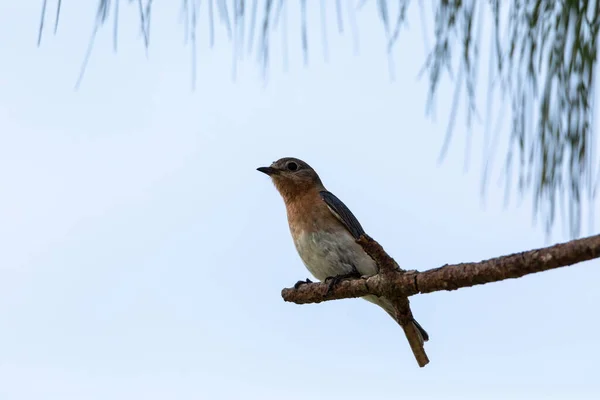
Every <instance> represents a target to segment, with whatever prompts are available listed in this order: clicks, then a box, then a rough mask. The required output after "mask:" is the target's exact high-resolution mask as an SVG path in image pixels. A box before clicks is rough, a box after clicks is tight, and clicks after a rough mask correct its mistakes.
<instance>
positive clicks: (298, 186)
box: [258, 157, 429, 343]
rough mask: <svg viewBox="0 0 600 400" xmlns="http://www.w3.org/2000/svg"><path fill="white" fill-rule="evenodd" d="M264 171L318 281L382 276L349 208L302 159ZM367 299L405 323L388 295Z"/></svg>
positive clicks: (287, 160)
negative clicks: (283, 206)
mask: <svg viewBox="0 0 600 400" xmlns="http://www.w3.org/2000/svg"><path fill="white" fill-rule="evenodd" d="M258 171H260V172H263V173H265V174H267V175H269V176H270V177H271V179H272V180H273V183H274V184H275V187H276V188H277V190H278V191H279V193H280V194H281V197H283V201H284V202H285V207H286V210H287V217H288V223H289V226H290V232H291V233H292V238H293V239H294V245H295V246H296V250H297V251H298V254H299V255H300V258H301V259H302V262H303V263H304V265H305V266H306V268H307V269H308V271H309V272H310V273H311V274H312V275H313V276H314V277H315V278H317V279H318V280H320V281H322V282H323V281H326V280H328V281H330V283H335V282H336V281H338V280H339V279H341V278H344V277H350V276H357V277H358V276H364V275H366V276H370V275H375V274H377V272H378V267H377V264H376V263H375V261H373V259H372V258H371V257H370V256H369V255H368V254H367V253H366V252H365V251H364V250H363V249H362V247H361V246H360V245H359V244H358V243H356V239H358V238H359V237H360V236H361V235H363V234H364V233H365V231H364V230H363V228H362V226H361V225H360V223H359V222H358V220H357V219H356V217H355V216H354V215H353V214H352V212H350V210H349V209H348V207H346V206H345V205H344V203H342V201H341V200H340V199H338V198H337V197H336V196H335V195H333V193H331V192H328V191H327V189H325V187H324V186H323V183H322V182H321V179H320V178H319V175H317V173H316V171H315V170H314V169H312V168H311V167H310V166H309V165H308V164H307V163H305V162H304V161H302V160H299V159H297V158H291V157H286V158H282V159H280V160H277V161H275V162H274V163H273V164H271V166H270V167H260V168H258ZM307 281H308V280H307ZM363 299H365V300H367V301H370V302H371V303H374V304H377V305H378V306H380V307H381V308H383V309H384V310H385V311H386V312H387V313H388V314H389V315H390V316H391V317H392V318H394V320H395V321H396V322H398V323H400V322H399V321H398V320H397V319H396V316H395V314H396V313H395V309H394V305H393V304H392V302H391V301H389V300H388V299H386V298H385V297H377V296H375V295H368V296H365V297H363ZM412 322H413V324H414V325H415V327H416V328H417V331H418V332H419V334H420V336H421V337H420V339H421V343H422V342H423V341H425V342H426V341H427V340H429V335H428V334H427V332H425V330H424V329H423V328H422V327H421V325H419V324H418V323H417V321H415V320H413V321H412Z"/></svg>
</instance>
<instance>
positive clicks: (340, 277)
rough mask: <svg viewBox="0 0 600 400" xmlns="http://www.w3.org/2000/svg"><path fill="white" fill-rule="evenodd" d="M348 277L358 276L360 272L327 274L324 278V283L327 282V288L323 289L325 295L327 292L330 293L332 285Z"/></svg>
mask: <svg viewBox="0 0 600 400" xmlns="http://www.w3.org/2000/svg"><path fill="white" fill-rule="evenodd" d="M349 278H360V274H359V273H358V272H350V273H349V274H342V275H336V276H328V277H327V278H325V281H324V283H326V284H327V290H325V296H327V295H328V294H329V293H331V290H332V289H333V287H334V286H335V285H337V284H338V283H340V282H341V281H343V280H344V279H349Z"/></svg>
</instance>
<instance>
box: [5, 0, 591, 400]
mask: <svg viewBox="0 0 600 400" xmlns="http://www.w3.org/2000/svg"><path fill="white" fill-rule="evenodd" d="M122 3H125V2H122ZM155 3H156V6H155V7H157V8H156V9H155V12H154V13H153V17H152V18H153V20H152V30H151V46H150V48H149V50H148V52H147V53H146V52H145V50H144V47H143V42H142V40H141V38H140V35H139V32H138V25H137V16H136V12H137V11H136V8H135V7H133V6H131V7H125V6H123V8H122V12H121V17H120V18H121V21H122V22H123V23H122V24H121V25H120V30H119V38H120V39H119V48H118V52H117V53H114V51H113V49H112V27H111V26H109V27H108V28H107V29H104V30H101V31H100V33H99V35H98V37H97V40H96V43H95V48H94V51H93V54H92V57H91V59H90V63H89V65H88V68H87V71H86V74H85V76H84V79H83V81H82V83H81V85H80V87H79V88H78V90H75V89H74V87H75V83H76V81H77V77H78V75H79V72H80V69H81V64H82V61H83V59H84V56H85V52H86V48H87V45H88V40H89V34H90V32H91V28H92V26H93V21H94V13H95V8H96V5H95V3H94V2H91V1H87V2H77V3H74V2H63V11H62V15H61V22H60V25H59V30H58V33H57V35H56V36H52V35H51V34H50V33H51V29H49V30H48V31H47V33H48V34H47V35H46V36H44V37H43V40H42V45H41V47H39V48H38V47H37V46H36V41H37V27H38V23H39V12H40V4H41V2H40V1H31V0H23V1H20V2H14V1H13V2H1V3H0V38H3V40H2V49H3V57H2V62H0V186H1V187H2V195H1V196H0V399H2V400H34V399H35V400H46V399H48V400H50V399H57V400H58V399H60V400H71V399H73V400H74V399H77V400H80V399H86V400H87V399H90V400H92V399H93V400H95V399H114V400H121V399H123V400H124V399H132V398H136V399H148V400H155V399H156V400H158V399H177V400H178V399H182V400H186V399H208V400H213V399H214V400H217V399H261V400H270V399H289V400H294V399H307V398H311V399H329V400H331V399H349V400H351V399H364V398H370V399H399V398H410V399H461V400H463V399H466V400H469V399H473V400H479V399H482V398H485V399H506V398H511V399H515V400H517V399H527V400H536V399H564V398H569V399H572V400H575V399H593V398H594V399H595V398H597V397H596V396H597V394H598V393H599V392H600V382H599V381H598V378H597V377H598V375H599V368H600V367H598V363H597V360H598V359H599V358H600V341H599V340H598V338H599V337H600V321H599V319H598V317H597V316H598V311H597V307H598V305H599V304H600V291H599V290H598V289H597V282H598V281H599V280H600V268H598V267H600V262H599V261H590V262H586V263H582V264H579V265H576V266H573V267H568V268H563V269H558V270H553V271H549V272H545V273H541V274H535V275H529V276H526V277H524V278H521V279H517V280H509V281H504V282H499V283H493V284H488V285H484V286H478V287H474V288H466V289H461V290H458V291H454V292H437V293H431V294H427V295H419V296H415V297H412V298H411V305H412V310H413V313H414V314H415V316H416V317H417V319H418V321H419V322H420V323H421V325H423V326H424V327H425V329H426V330H427V331H428V332H429V335H430V338H431V339H430V341H429V342H428V343H427V345H426V351H427V353H428V355H429V358H430V359H431V363H430V364H429V365H428V366H426V367H425V368H422V369H421V368H418V367H417V364H416V362H415V360H414V358H413V356H412V353H411V351H410V348H409V346H408V344H407V342H406V339H405V338H404V335H403V332H402V330H401V329H400V328H399V327H398V326H397V325H396V324H395V322H394V321H392V320H391V319H390V318H389V317H388V316H387V315H386V314H385V313H384V312H383V311H381V310H380V309H378V308H376V307H375V306H373V305H372V304H370V303H368V302H366V301H363V300H360V299H351V300H340V301H331V302H325V303H322V304H319V305H295V304H291V303H285V302H284V301H283V300H282V299H281V296H280V291H281V289H282V288H284V287H289V286H291V285H293V283H295V282H296V281H297V280H299V279H304V278H306V277H309V274H308V272H307V271H306V270H305V268H304V266H303V265H302V263H301V261H300V258H299V257H298V256H297V254H296V252H295V249H294V246H293V243H292V240H291V238H290V235H289V231H288V227H287V222H286V216H285V210H284V206H283V202H282V200H281V198H280V197H279V195H278V194H277V192H276V190H275V188H274V187H273V185H272V184H271V182H269V179H268V178H267V177H266V176H265V175H263V174H260V173H259V172H257V171H256V168H257V167H259V166H265V165H268V164H270V163H271V162H272V161H274V160H276V159H278V158H281V157H286V156H294V157H298V158H301V159H303V160H305V161H307V162H308V163H309V164H311V165H312V166H313V167H314V168H315V169H316V170H317V171H318V172H319V174H320V176H321V178H322V180H323V182H324V184H325V186H326V187H327V188H328V189H329V190H330V191H332V192H333V193H335V194H336V195H337V196H338V197H339V198H341V199H342V200H343V201H344V203H345V204H346V205H347V206H348V207H349V208H350V209H351V210H352V211H353V213H354V214H355V215H356V216H357V218H358V219H359V220H360V221H361V223H362V225H363V227H364V228H365V229H366V231H367V232H368V233H369V234H370V235H371V236H372V237H374V238H375V239H376V240H378V241H379V242H380V243H381V244H382V245H383V246H384V247H385V249H386V250H387V251H388V252H389V253H390V254H391V255H392V256H393V257H394V258H395V259H396V260H397V261H398V262H399V263H400V265H401V266H402V267H404V268H406V269H418V270H425V269H429V268H435V267H438V266H440V265H443V264H446V263H457V262H467V261H479V260H483V259H487V258H491V257H495V256H499V255H504V254H509V253H513V252H518V251H523V250H529V249H532V248H536V247H542V246H546V245H549V244H551V243H554V242H560V241H565V240H568V237H567V236H566V234H565V233H564V232H565V230H564V229H560V227H559V228H558V229H557V230H555V231H554V232H553V234H552V236H551V237H550V238H547V237H546V235H545V233H544V229H543V225H542V224H539V223H538V224H537V225H536V224H534V223H533V218H532V215H533V214H532V209H531V198H530V197H529V195H525V196H524V197H523V198H522V199H521V200H519V198H518V197H516V196H514V195H513V196H512V197H511V199H510V201H509V202H508V203H505V196H504V184H503V181H502V173H501V171H502V165H503V161H504V155H505V146H506V143H505V141H504V142H503V140H502V139H501V140H500V141H499V144H498V149H497V151H496V153H493V154H495V158H493V160H494V163H493V165H494V166H495V167H494V170H493V173H492V174H491V178H490V181H489V182H490V184H489V185H488V186H487V191H486V192H485V197H482V194H481V171H482V168H481V166H482V164H483V161H484V160H488V159H491V158H492V155H490V153H489V152H488V151H487V150H484V149H485V143H486V141H485V130H484V124H482V123H477V124H475V125H474V127H473V130H472V134H471V135H470V137H471V140H470V142H469V141H468V140H467V138H468V137H469V136H468V135H467V134H466V132H467V131H466V129H465V124H464V121H465V118H464V110H461V111H460V112H459V115H458V119H457V124H456V130H455V135H454V136H453V141H452V143H451V146H450V149H449V152H448V154H447V157H446V158H445V159H444V160H443V161H442V162H438V156H439V152H440V149H441V146H442V143H443V139H444V135H445V132H446V122H447V116H448V114H449V110H450V106H451V100H452V96H453V90H452V89H453V85H452V83H450V82H449V81H448V80H447V79H446V80H445V81H444V83H443V84H442V85H441V87H440V90H439V93H438V103H437V104H438V106H437V114H436V117H435V118H434V119H432V118H428V117H427V116H426V113H425V111H426V108H425V106H426V100H427V89H428V82H427V79H426V78H422V79H419V77H418V73H419V71H420V70H421V67H422V65H423V61H424V59H425V55H426V51H425V46H424V41H423V37H422V30H421V27H420V25H419V14H418V8H417V7H415V6H413V7H411V8H410V10H409V16H408V18H409V21H410V23H409V27H408V29H404V30H403V31H402V32H401V36H400V39H399V42H398V45H397V48H396V50H395V51H394V63H395V64H394V65H395V66H394V72H395V78H394V79H393V80H392V79H391V78H390V74H389V69H388V62H387V57H386V52H385V40H384V33H383V29H382V27H381V24H380V23H379V21H378V20H377V13H376V10H375V7H374V3H373V2H369V3H367V5H365V6H364V8H363V9H362V10H361V11H360V12H359V13H358V20H357V23H358V26H359V32H360V36H359V49H358V50H359V51H358V52H355V48H354V45H353V42H352V39H351V35H350V33H349V32H348V31H346V33H345V34H344V35H338V33H337V32H336V31H335V29H334V28H333V25H332V28H331V29H330V30H329V35H328V49H329V52H328V57H327V61H325V60H324V59H323V50H322V48H321V32H320V30H319V29H320V22H319V21H320V19H319V18H320V17H319V14H318V8H316V7H315V9H312V8H311V9H309V24H310V27H311V29H310V31H309V46H310V50H309V51H310V54H309V66H308V67H307V68H306V67H304V66H303V65H302V53H301V51H300V49H301V47H300V43H301V42H300V38H299V34H298V33H299V28H298V22H297V20H298V18H297V12H298V11H297V9H294V8H292V9H290V15H289V23H290V33H289V40H290V43H291V44H290V46H289V62H288V68H287V70H286V69H285V68H284V65H283V62H282V60H283V54H282V51H281V49H282V43H281V41H280V40H279V38H280V37H281V34H280V33H277V34H275V35H274V38H273V41H272V42H271V44H272V52H271V57H272V65H271V68H270V70H269V74H268V81H267V82H265V81H263V80H262V79H261V73H260V72H261V71H260V69H259V68H258V67H257V65H256V63H255V59H254V58H251V59H246V60H245V61H244V62H242V63H241V64H240V65H238V67H237V75H236V79H235V81H234V80H233V79H232V51H231V46H230V45H228V44H227V42H226V36H225V34H224V32H223V30H222V29H218V30H217V38H216V45H215V48H214V49H212V50H210V49H209V48H208V46H207V43H208V37H207V34H206V31H205V30H203V31H201V32H199V34H198V52H197V67H198V68H197V81H196V89H195V91H193V90H192V89H191V77H192V74H191V64H190V54H191V51H190V47H189V45H188V46H186V45H185V44H184V40H183V38H184V33H183V27H182V25H181V24H179V22H178V16H179V11H180V7H179V6H180V5H179V4H174V3H170V4H167V2H155ZM175 3H177V2H175ZM52 4H53V2H51V1H50V2H49V7H50V6H51V5H52ZM328 18H329V19H331V20H332V21H333V18H334V16H333V9H330V12H329V15H328ZM46 24H47V25H48V26H50V27H51V25H52V18H49V19H48V20H47V22H46ZM432 27H433V26H432V25H431V24H430V25H429V29H432ZM431 37H432V35H430V38H431ZM487 45H488V43H487V41H486V40H483V41H482V46H483V48H484V50H485V49H486V48H487V47H486V46H487ZM484 59H485V58H484ZM482 66H483V67H482V68H481V71H480V74H479V79H480V82H481V83H482V84H481V85H480V86H479V87H478V95H479V99H480V100H479V101H478V105H479V106H480V108H482V109H483V110H485V102H484V100H485V94H486V88H485V83H486V82H487V76H486V72H487V63H485V62H484V63H483V64H482ZM507 127H508V124H506V125H505V127H504V128H503V129H502V130H501V131H500V132H501V134H502V135H503V136H502V137H506V136H508V133H509V132H508V130H507V129H508V128H507ZM469 143H470V145H469V146H468V145H467V144H469ZM466 149H470V151H468V152H467V150H466ZM465 154H468V160H469V162H468V164H467V167H468V168H465ZM513 193H514V192H513ZM586 218H589V216H588V215H584V219H586ZM595 226H600V220H599V219H598V217H596V221H595ZM590 233H592V231H585V232H583V234H586V235H587V234H590Z"/></svg>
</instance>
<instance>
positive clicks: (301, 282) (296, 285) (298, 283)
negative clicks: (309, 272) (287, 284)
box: [294, 278, 313, 289]
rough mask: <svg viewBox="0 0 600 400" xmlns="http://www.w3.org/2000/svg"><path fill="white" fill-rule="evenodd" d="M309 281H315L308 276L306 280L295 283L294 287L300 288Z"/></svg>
mask: <svg viewBox="0 0 600 400" xmlns="http://www.w3.org/2000/svg"><path fill="white" fill-rule="evenodd" d="M307 283H313V282H312V281H311V280H310V279H308V278H306V280H305V281H298V282H296V284H295V285H294V289H298V288H299V287H300V286H302V285H306V284H307Z"/></svg>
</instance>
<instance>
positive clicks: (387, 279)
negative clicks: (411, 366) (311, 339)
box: [281, 235, 600, 366]
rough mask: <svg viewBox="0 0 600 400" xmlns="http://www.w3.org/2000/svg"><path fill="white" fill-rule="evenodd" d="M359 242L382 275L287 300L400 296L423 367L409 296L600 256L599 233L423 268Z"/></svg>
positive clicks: (312, 288)
mask: <svg viewBox="0 0 600 400" xmlns="http://www.w3.org/2000/svg"><path fill="white" fill-rule="evenodd" d="M357 242H358V243H359V244H360V245H361V246H362V247H363V249H365V251H366V252H367V253H368V254H369V255H370V256H371V257H372V258H373V260H375V262H377V264H378V265H379V268H380V272H379V274H377V275H374V276H370V277H363V278H357V279H348V280H343V281H341V282H339V283H338V284H336V285H335V286H334V287H333V288H331V290H330V291H329V293H328V294H327V296H325V295H324V293H326V290H327V285H326V284H324V283H310V284H306V285H302V286H300V287H298V288H296V289H294V288H286V289H283V290H282V292H281V295H282V297H283V299H284V300H285V301H289V302H293V303H297V304H307V303H320V302H322V301H328V300H336V299H345V298H353V297H362V296H365V295H368V294H374V295H377V296H385V297H388V298H393V299H396V300H397V301H396V307H397V310H396V311H397V314H398V318H399V319H400V321H401V325H402V327H403V329H404V331H405V333H406V335H407V339H408V341H409V343H410V345H411V349H412V350H413V353H414V354H415V358H416V359H417V361H418V362H419V365H420V366H424V365H425V364H427V363H428V362H429V360H427V355H426V354H425V351H424V350H423V347H422V346H415V343H416V342H414V339H415V338H414V335H413V333H414V332H413V333H411V332H410V329H407V327H409V324H407V321H409V320H410V319H409V318H412V313H411V311H410V307H409V303H408V297H409V296H413V295H415V294H419V293H431V292H437V291H440V290H456V289H460V288H463V287H470V286H475V285H483V284H485V283H490V282H497V281H502V280H504V279H514V278H520V277H522V276H525V275H528V274H533V273H536V272H542V271H547V270H550V269H555V268H560V267H566V266H569V265H573V264H577V263H580V262H583V261H588V260H592V259H595V258H599V257H600V235H595V236H590V237H587V238H583V239H577V240H572V241H570V242H566V243H561V244H556V245H554V246H550V247H545V248H541V249H536V250H530V251H525V252H521V253H516V254H511V255H507V256H502V257H496V258H492V259H490V260H485V261H481V262H471V263H461V264H454V265H448V264H446V265H443V266H441V267H439V268H434V269H430V270H427V271H423V272H418V271H404V270H402V269H400V268H399V267H398V264H396V262H395V261H394V260H393V259H392V258H391V257H390V256H389V255H388V254H387V253H386V252H385V251H384V250H383V248H382V247H381V245H380V244H379V243H377V242H376V241H375V240H373V239H371V238H370V237H368V236H362V237H361V238H360V239H359V240H357ZM419 347H420V349H419ZM421 350H422V352H421ZM425 360H427V361H425ZM421 364H423V365H421Z"/></svg>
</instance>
